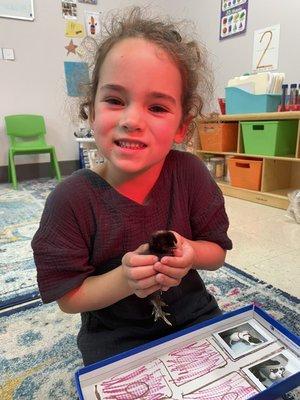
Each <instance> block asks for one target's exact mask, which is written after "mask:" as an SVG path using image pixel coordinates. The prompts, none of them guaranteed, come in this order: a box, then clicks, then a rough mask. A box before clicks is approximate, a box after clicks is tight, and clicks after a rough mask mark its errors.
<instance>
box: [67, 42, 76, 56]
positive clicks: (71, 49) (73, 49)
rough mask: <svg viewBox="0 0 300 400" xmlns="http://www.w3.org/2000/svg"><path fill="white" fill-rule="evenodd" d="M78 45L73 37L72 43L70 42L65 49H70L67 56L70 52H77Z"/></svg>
mask: <svg viewBox="0 0 300 400" xmlns="http://www.w3.org/2000/svg"><path fill="white" fill-rule="evenodd" d="M77 47H78V46H76V44H74V43H73V39H71V40H70V43H69V44H68V46H65V49H66V50H68V54H67V56H68V55H69V54H70V53H74V54H76V48H77Z"/></svg>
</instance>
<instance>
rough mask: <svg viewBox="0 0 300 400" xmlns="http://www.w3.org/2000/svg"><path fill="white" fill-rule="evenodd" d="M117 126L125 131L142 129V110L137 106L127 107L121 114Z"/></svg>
mask: <svg viewBox="0 0 300 400" xmlns="http://www.w3.org/2000/svg"><path fill="white" fill-rule="evenodd" d="M119 126H120V128H121V129H123V130H125V131H126V132H134V131H142V130H143V129H144V122H143V116H142V111H141V110H139V109H138V107H134V106H131V107H127V108H126V109H125V110H124V112H123V113H122V115H121V118H120V120H119Z"/></svg>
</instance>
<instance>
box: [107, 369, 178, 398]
mask: <svg viewBox="0 0 300 400" xmlns="http://www.w3.org/2000/svg"><path fill="white" fill-rule="evenodd" d="M161 367H162V365H159V363H157V362H153V363H150V364H147V365H145V366H142V367H139V368H136V369H134V370H131V371H129V372H127V373H124V374H121V375H117V376H115V377H112V378H110V379H107V380H105V381H102V382H101V400H136V399H143V400H159V399H168V398H171V397H172V391H171V389H170V388H169V386H168V384H167V382H166V381H165V377H164V375H163V374H162V372H161Z"/></svg>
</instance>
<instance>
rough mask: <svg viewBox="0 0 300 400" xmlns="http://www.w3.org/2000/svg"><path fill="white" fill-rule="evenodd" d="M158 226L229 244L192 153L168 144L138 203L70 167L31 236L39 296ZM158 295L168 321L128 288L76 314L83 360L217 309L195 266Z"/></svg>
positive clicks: (115, 260) (81, 276) (110, 262)
mask: <svg viewBox="0 0 300 400" xmlns="http://www.w3.org/2000/svg"><path fill="white" fill-rule="evenodd" d="M161 229H168V230H169V229H170V230H174V231H176V232H178V233H179V234H181V235H182V236H184V237H186V238H187V239H191V240H206V241H211V242H215V243H217V244H219V245H220V246H221V247H222V248H223V249H231V248H232V243H231V241H230V239H229V238H228V236H227V229H228V218H227V215H226V212H225V209H224V199H223V196H222V193H221V191H220V189H219V188H218V186H217V185H216V183H215V182H214V180H213V179H212V178H211V176H210V174H209V172H208V170H207V168H206V167H205V165H204V164H203V163H202V161H200V160H199V159H198V158H197V157H196V156H194V155H192V154H190V153H185V152H180V151H175V150H172V151H170V153H169V154H168V156H167V157H166V160H165V163H164V165H163V168H162V171H161V173H160V176H159V178H158V180H157V182H156V183H155V185H154V187H153V188H152V190H151V192H150V194H149V197H148V200H147V203H146V204H144V205H141V204H138V203H136V202H134V201H132V200H130V199H129V198H127V197H125V196H123V195H121V194H120V193H118V192H117V191H116V190H115V189H114V188H113V187H112V186H110V185H109V184H108V183H107V182H106V181H105V180H104V179H102V178H101V177H100V176H99V175H98V174H96V173H95V172H93V171H91V170H88V169H85V170H79V171H76V172H75V173H74V174H72V175H71V176H70V177H68V178H67V179H66V180H64V181H63V182H62V183H60V184H59V185H58V186H57V187H56V188H55V189H54V191H53V192H52V193H51V194H50V195H49V196H48V199H47V201H46V205H45V209H44V212H43V215H42V218H41V222H40V227H39V229H38V231H37V232H36V234H35V236H34V238H33V240H32V248H33V251H34V259H35V263H36V267H37V277H38V285H39V290H40V293H41V297H42V300H43V301H44V302H45V303H48V302H51V301H54V300H57V299H58V298H60V297H62V296H63V295H64V294H66V293H67V292H68V291H70V290H72V289H74V288H76V287H78V286H80V285H81V284H82V282H83V281H84V280H85V279H86V278H87V277H88V276H91V275H98V274H103V273H105V272H108V271H110V270H111V269H113V268H116V267H117V266H119V265H120V264H121V259H122V257H123V255H124V254H125V253H127V252H128V251H133V250H135V249H136V248H137V247H138V246H140V245H141V244H142V243H146V242H148V241H149V238H150V235H151V234H152V233H153V232H154V231H156V230H161ZM163 299H164V301H165V302H166V303H167V304H168V307H167V309H166V310H167V311H168V312H169V313H170V317H168V319H169V320H170V321H171V322H172V324H173V326H172V327H168V326H166V324H164V323H163V322H162V321H158V322H154V320H153V315H152V305H151V304H150V301H149V299H147V298H145V299H141V298H138V297H137V296H135V295H132V296H129V297H127V298H125V299H123V300H120V301H118V302H117V303H115V304H113V305H111V306H109V307H107V308H105V309H102V310H97V311H92V312H86V313H83V314H82V328H81V331H80V333H79V337H78V344H79V348H80V350H81V351H82V353H83V358H84V362H85V364H90V363H91V362H94V361H97V360H99V359H101V358H104V357H107V356H110V355H113V354H115V353H118V352H119V351H120V350H126V349H128V348H131V347H133V346H135V345H138V344H141V343H144V342H146V341H148V340H151V339H155V338H157V337H160V336H162V335H165V334H167V333H170V332H172V331H174V330H178V329H180V328H182V327H185V326H188V325H190V324H192V323H193V322H194V321H195V322H199V321H200V320H203V319H208V318H210V317H211V316H213V315H214V314H216V313H217V310H218V308H217V304H216V302H215V300H214V299H213V297H212V296H211V295H210V294H208V292H207V291H206V289H205V286H204V284H203V281H202V279H201V278H200V276H199V274H198V272H197V271H196V270H190V271H189V273H188V274H187V275H186V276H185V277H184V278H183V279H182V282H181V284H180V285H179V286H177V287H174V288H170V289H169V290H168V291H167V292H164V293H163ZM120 340H122V343H123V344H122V345H121V344H120Z"/></svg>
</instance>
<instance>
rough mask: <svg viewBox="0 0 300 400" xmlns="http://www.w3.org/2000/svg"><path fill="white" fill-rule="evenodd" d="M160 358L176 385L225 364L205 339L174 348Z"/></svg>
mask: <svg viewBox="0 0 300 400" xmlns="http://www.w3.org/2000/svg"><path fill="white" fill-rule="evenodd" d="M161 359H162V361H163V362H164V364H165V366H166V368H167V370H168V371H169V373H170V375H171V377H172V379H173V380H174V383H175V385H177V386H179V385H183V384H185V383H186V382H189V381H191V380H193V379H196V378H199V377H201V376H203V375H206V374H208V373H210V372H212V371H213V370H215V369H217V368H222V367H224V366H225V365H227V362H226V360H225V359H224V358H223V357H222V355H221V354H220V353H219V352H218V351H217V350H216V349H215V348H214V346H213V345H212V344H211V343H209V342H208V341H207V340H203V341H202V342H195V343H191V344H189V345H188V346H185V347H182V348H180V349H177V350H174V351H172V352H170V353H168V354H167V356H166V357H162V358H161Z"/></svg>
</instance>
